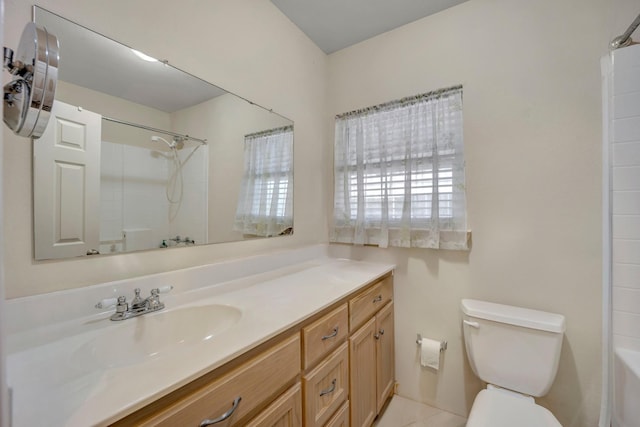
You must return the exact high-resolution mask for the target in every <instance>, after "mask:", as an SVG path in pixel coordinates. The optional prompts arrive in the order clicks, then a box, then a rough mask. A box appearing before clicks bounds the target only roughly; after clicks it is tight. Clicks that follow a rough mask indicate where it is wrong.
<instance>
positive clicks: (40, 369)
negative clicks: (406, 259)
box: [7, 259, 394, 427]
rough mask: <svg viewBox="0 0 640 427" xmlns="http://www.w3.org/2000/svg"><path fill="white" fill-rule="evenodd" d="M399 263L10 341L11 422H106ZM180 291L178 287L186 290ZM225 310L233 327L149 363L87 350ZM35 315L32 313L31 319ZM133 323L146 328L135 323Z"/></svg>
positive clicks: (217, 290) (278, 283)
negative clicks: (130, 329)
mask: <svg viewBox="0 0 640 427" xmlns="http://www.w3.org/2000/svg"><path fill="white" fill-rule="evenodd" d="M393 268H394V266H393V265H388V264H374V263H366V262H359V261H350V260H336V259H322V260H316V261H313V262H306V263H301V264H299V265H298V266H297V267H296V266H293V267H287V268H284V269H279V270H273V271H269V272H267V273H262V274H259V275H253V276H250V277H246V278H242V279H235V280H232V281H228V282H225V283H223V284H216V285H213V286H209V287H206V286H205V287H200V288H197V289H192V290H187V291H184V292H177V293H175V291H174V293H171V294H169V295H167V296H163V297H164V298H163V300H164V302H165V303H166V305H167V308H166V309H165V310H163V311H160V312H157V313H150V314H146V315H143V316H141V317H138V318H133V319H129V320H125V321H122V322H112V321H110V320H109V319H108V314H110V313H101V314H99V315H92V316H86V317H82V318H77V319H72V320H68V321H65V322H60V323H59V324H54V325H43V326H41V327H39V328H35V329H29V330H25V331H20V332H15V333H14V334H11V335H9V342H10V343H11V344H12V347H13V351H12V352H10V353H9V355H8V358H7V367H8V369H7V370H8V381H9V386H10V387H11V388H12V393H13V408H12V409H13V426H14V427H22V426H34V425H48V426H81V427H86V426H90V425H107V424H109V423H112V422H114V421H116V420H118V419H120V418H122V417H124V416H126V415H128V414H130V413H132V412H134V411H136V410H138V409H140V408H142V407H144V406H146V405H147V404H149V403H151V402H153V401H154V400H156V399H158V398H159V397H161V396H164V395H166V394H168V393H170V392H171V391H173V390H176V389H177V388H179V387H181V386H183V385H185V384H187V383H189V382H190V381H192V380H194V379H196V378H198V377H199V376H201V375H202V374H204V373H206V372H209V371H211V370H213V369H215V368H217V367H219V366H221V365H223V364H224V363H226V362H228V361H230V360H232V359H233V358H235V357H237V356H239V355H241V354H242V353H244V352H246V351H247V350H250V349H252V348H254V347H256V346H258V345H259V344H261V343H263V342H265V341H267V340H268V339H270V338H272V337H274V336H276V335H278V334H279V333H281V332H283V331H285V330H287V329H288V328H290V327H291V326H293V325H295V324H297V323H299V322H301V321H303V320H304V319H307V318H309V317H310V316H312V315H314V314H315V313H318V312H320V311H321V310H323V309H324V308H326V307H328V306H330V305H331V304H333V303H334V302H336V301H338V300H340V299H341V298H343V297H344V296H345V295H347V294H349V293H351V292H354V291H356V290H357V289H359V288H361V287H363V286H364V285H366V284H368V283H370V282H371V281H372V280H375V279H376V278H378V277H380V276H382V275H384V274H386V273H388V272H390V271H392V270H393ZM178 291H179V290H178ZM208 304H221V305H229V306H232V307H236V308H238V309H239V310H240V311H241V313H242V315H241V317H240V319H239V320H238V321H237V323H235V324H234V325H233V326H232V327H231V328H230V329H228V330H226V331H224V332H222V333H220V334H219V335H216V336H215V337H214V338H212V339H209V340H206V341H201V342H198V343H196V344H192V345H191V346H190V347H189V348H188V349H182V350H181V351H176V352H171V351H168V352H166V353H162V354H160V355H159V356H157V357H155V358H149V360H148V361H145V362H144V363H137V364H130V365H126V366H119V367H108V366H104V364H100V363H96V362H95V360H93V359H92V357H90V354H89V353H86V352H85V353H83V352H81V351H79V349H81V348H83V346H85V347H86V343H88V342H91V341H92V340H96V339H97V340H99V339H100V337H101V336H103V335H102V334H105V333H108V332H110V331H112V330H113V328H116V327H118V326H120V325H122V324H124V323H125V322H131V323H128V324H129V325H132V326H140V328H142V326H144V323H142V322H144V319H145V318H146V317H148V316H156V315H160V314H162V313H165V312H168V311H170V310H176V309H178V308H184V307H189V306H197V305H208ZM27 316H28V314H27ZM135 322H138V323H137V324H136V323H135ZM142 333H144V331H143V332H142Z"/></svg>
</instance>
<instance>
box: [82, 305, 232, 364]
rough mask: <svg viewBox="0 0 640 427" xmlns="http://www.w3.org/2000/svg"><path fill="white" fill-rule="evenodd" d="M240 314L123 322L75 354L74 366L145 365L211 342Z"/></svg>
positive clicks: (209, 309)
mask: <svg viewBox="0 0 640 427" xmlns="http://www.w3.org/2000/svg"><path fill="white" fill-rule="evenodd" d="M241 317H242V312H241V311H240V310H239V309H237V308H235V307H231V306H227V305H217V304H213V305H203V306H194V307H185V308H179V309H176V310H169V311H159V312H156V313H149V314H144V315H142V316H138V317H135V318H132V319H127V320H122V321H121V324H120V325H114V328H112V329H108V330H107V331H105V332H104V333H103V334H101V335H100V336H99V337H98V338H95V339H93V340H92V341H89V342H87V343H85V344H83V345H82V346H80V348H78V349H77V350H76V351H75V352H74V357H73V358H72V359H74V360H73V363H80V364H82V365H85V366H86V365H87V364H89V365H94V366H95V365H96V364H98V365H99V366H103V367H106V368H114V367H118V366H124V365H131V364H136V363H141V362H145V361H147V360H150V359H152V358H157V357H160V356H162V355H164V354H167V353H170V352H175V351H180V350H183V349H188V348H189V347H190V346H192V345H195V344H198V343H204V342H207V341H210V340H212V339H213V338H214V337H215V336H216V335H219V334H220V333H222V332H224V331H226V330H227V329H229V328H231V327H232V326H233V325H234V324H235V323H237V322H238V320H240V318H241Z"/></svg>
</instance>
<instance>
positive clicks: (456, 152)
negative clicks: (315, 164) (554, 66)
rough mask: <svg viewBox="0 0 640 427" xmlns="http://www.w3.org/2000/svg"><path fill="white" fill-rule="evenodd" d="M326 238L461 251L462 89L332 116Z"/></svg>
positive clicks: (463, 229)
mask: <svg viewBox="0 0 640 427" xmlns="http://www.w3.org/2000/svg"><path fill="white" fill-rule="evenodd" d="M335 129H336V135H335V152H334V171H335V181H334V182H335V188H334V217H333V226H332V233H331V240H332V241H334V242H341V243H355V244H374V245H379V246H382V247H386V246H388V245H391V246H403V247H427V248H441V249H468V247H467V231H466V218H465V210H466V207H465V194H464V156H463V144H462V87H460V86H458V87H454V88H449V89H444V90H440V91H436V92H432V93H429V94H425V95H420V96H415V97H410V98H405V99H403V100H400V101H396V102H392V103H388V104H384V105H380V106H376V107H371V108H367V109H364V110H359V111H354V112H351V113H347V114H343V115H340V116H338V117H336V124H335Z"/></svg>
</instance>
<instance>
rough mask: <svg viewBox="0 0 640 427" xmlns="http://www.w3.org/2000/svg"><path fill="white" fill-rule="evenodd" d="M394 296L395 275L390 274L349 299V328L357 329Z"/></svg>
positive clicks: (351, 329)
mask: <svg viewBox="0 0 640 427" xmlns="http://www.w3.org/2000/svg"><path fill="white" fill-rule="evenodd" d="M391 298H393V277H392V276H388V277H386V278H385V279H383V280H381V281H380V282H378V283H377V284H375V285H373V286H372V287H371V288H369V289H368V290H366V291H364V292H362V293H360V294H359V295H357V296H356V297H354V298H352V299H351V300H350V301H349V330H350V331H351V332H353V331H355V330H356V329H357V328H359V327H360V325H362V324H363V323H364V322H366V321H367V320H369V319H370V318H371V316H373V315H374V314H375V313H376V312H377V311H378V310H380V309H381V308H382V307H384V306H385V305H386V304H387V303H388V302H389V301H391Z"/></svg>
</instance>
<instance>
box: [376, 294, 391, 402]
mask: <svg viewBox="0 0 640 427" xmlns="http://www.w3.org/2000/svg"><path fill="white" fill-rule="evenodd" d="M393 327H394V325H393V302H390V303H389V304H387V305H386V306H385V307H384V308H383V309H382V310H380V312H379V313H378V314H377V315H376V335H375V337H376V356H377V357H376V374H377V375H376V378H377V385H376V390H377V393H378V396H377V399H376V400H377V403H378V406H377V408H376V409H377V410H376V413H380V410H381V409H382V406H383V405H384V402H385V401H386V400H387V398H388V397H389V395H391V393H392V392H393V384H394V382H395V375H394V374H395V372H394V371H395V369H394V367H395V360H394V353H395V352H394V333H393Z"/></svg>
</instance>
